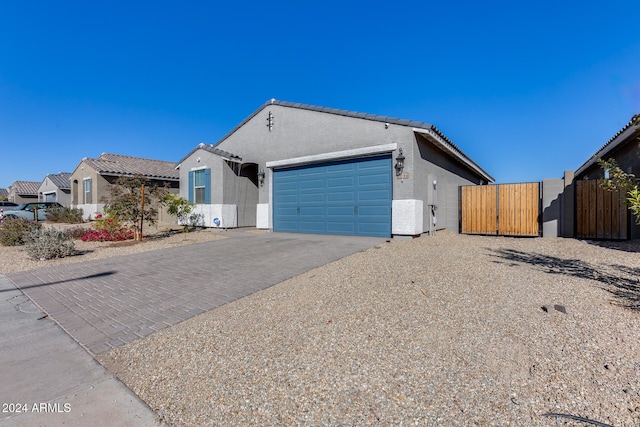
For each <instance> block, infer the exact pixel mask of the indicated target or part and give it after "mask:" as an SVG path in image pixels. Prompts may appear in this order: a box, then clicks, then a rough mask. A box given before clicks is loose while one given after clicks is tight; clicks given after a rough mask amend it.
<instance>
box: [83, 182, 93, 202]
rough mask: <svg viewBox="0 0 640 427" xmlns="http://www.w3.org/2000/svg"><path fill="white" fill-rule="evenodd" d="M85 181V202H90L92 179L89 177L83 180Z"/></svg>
mask: <svg viewBox="0 0 640 427" xmlns="http://www.w3.org/2000/svg"><path fill="white" fill-rule="evenodd" d="M83 183H84V201H83V203H84V204H89V203H91V202H92V201H93V200H92V197H91V179H89V178H87V179H85V180H84V181H83Z"/></svg>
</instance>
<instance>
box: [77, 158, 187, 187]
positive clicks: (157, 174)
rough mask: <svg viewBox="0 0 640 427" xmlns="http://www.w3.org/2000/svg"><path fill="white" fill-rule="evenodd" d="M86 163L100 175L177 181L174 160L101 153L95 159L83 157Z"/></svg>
mask: <svg viewBox="0 0 640 427" xmlns="http://www.w3.org/2000/svg"><path fill="white" fill-rule="evenodd" d="M83 162H85V163H86V164H87V165H89V166H90V167H91V168H93V169H94V170H95V171H96V172H98V173H99V174H101V175H116V176H120V175H136V174H141V175H143V176H145V177H147V178H153V179H166V180H170V181H177V180H179V179H180V173H179V171H177V170H176V164H175V163H174V162H167V161H164V160H152V159H144V158H140V157H131V156H123V155H120V154H109V153H102V154H101V155H100V157H98V158H97V159H89V158H85V159H83Z"/></svg>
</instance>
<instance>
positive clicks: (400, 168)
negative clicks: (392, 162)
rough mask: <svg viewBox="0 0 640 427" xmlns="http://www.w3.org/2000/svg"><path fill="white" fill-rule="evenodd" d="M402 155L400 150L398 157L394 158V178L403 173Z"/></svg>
mask: <svg viewBox="0 0 640 427" xmlns="http://www.w3.org/2000/svg"><path fill="white" fill-rule="evenodd" d="M404 159H405V157H404V154H402V148H400V149H399V150H398V157H396V176H400V175H402V172H403V171H404Z"/></svg>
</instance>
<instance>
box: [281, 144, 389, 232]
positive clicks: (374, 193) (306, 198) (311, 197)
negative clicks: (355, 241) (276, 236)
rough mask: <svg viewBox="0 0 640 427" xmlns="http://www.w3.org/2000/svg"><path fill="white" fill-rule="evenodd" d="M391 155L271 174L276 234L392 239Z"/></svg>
mask: <svg viewBox="0 0 640 427" xmlns="http://www.w3.org/2000/svg"><path fill="white" fill-rule="evenodd" d="M391 169H392V168H391V156H388V155H387V156H376V157H367V158H362V159H355V160H344V161H339V162H331V163H320V164H313V165H306V166H296V167H292V168H283V169H276V170H274V172H273V229H274V231H281V232H293V233H315V234H344V235H352V236H380V237H389V236H391V198H392V195H391Z"/></svg>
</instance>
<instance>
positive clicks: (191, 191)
mask: <svg viewBox="0 0 640 427" xmlns="http://www.w3.org/2000/svg"><path fill="white" fill-rule="evenodd" d="M195 174H196V173H195V172H194V171H191V172H189V203H193V183H194V177H195Z"/></svg>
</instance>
